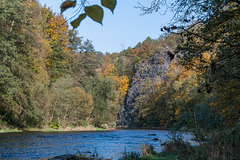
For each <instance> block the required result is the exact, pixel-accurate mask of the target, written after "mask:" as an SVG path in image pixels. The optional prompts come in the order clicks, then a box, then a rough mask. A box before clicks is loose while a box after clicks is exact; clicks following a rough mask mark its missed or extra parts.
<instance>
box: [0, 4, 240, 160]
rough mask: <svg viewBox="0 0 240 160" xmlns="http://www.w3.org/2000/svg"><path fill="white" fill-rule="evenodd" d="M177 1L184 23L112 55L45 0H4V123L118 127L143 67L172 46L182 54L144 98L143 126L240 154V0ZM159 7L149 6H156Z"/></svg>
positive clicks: (212, 153) (217, 152)
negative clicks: (178, 131)
mask: <svg viewBox="0 0 240 160" xmlns="http://www.w3.org/2000/svg"><path fill="white" fill-rule="evenodd" d="M155 2H157V1H155ZM177 2H178V3H177V4H178V5H176V6H177V9H186V8H187V9H189V11H188V12H184V13H181V12H178V14H179V15H178V16H177V17H178V19H179V20H181V21H182V22H184V23H182V26H181V25H179V24H177V23H175V24H174V25H172V26H170V27H164V28H163V30H164V31H166V33H165V34H164V35H161V36H160V37H159V38H158V39H151V38H150V37H148V38H146V40H144V41H143V42H139V43H138V44H137V45H136V46H135V47H133V48H130V47H129V48H128V49H126V50H123V51H121V52H120V53H112V54H103V53H101V52H98V51H95V49H94V46H93V45H92V43H91V41H90V40H86V41H83V40H82V39H83V38H82V37H81V36H79V35H78V33H77V31H76V30H71V29H70V28H71V27H70V26H68V23H67V22H66V19H65V18H64V17H63V15H61V14H56V13H54V12H53V11H52V10H51V9H50V8H47V7H46V6H41V5H40V4H39V3H38V2H37V1H34V0H0V3H1V5H0V28H1V29H0V59H1V60H0V126H1V127H2V128H4V127H17V128H21V129H26V128H31V127H36V128H44V127H50V128H59V127H61V128H65V127H69V126H70V127H77V126H87V125H93V126H96V127H116V123H117V121H118V112H119V110H120V109H121V108H122V107H123V106H124V103H125V98H126V95H127V92H128V89H129V87H130V85H131V81H132V77H133V74H134V72H135V67H137V66H139V65H140V64H141V63H142V62H144V61H145V60H147V59H148V58H150V57H151V56H152V55H154V54H155V53H156V52H160V53H161V52H163V51H164V50H166V48H170V49H171V50H175V53H176V56H178V57H177V59H175V60H174V63H171V66H170V68H169V69H168V72H167V76H166V79H165V80H164V81H162V82H159V83H156V84H155V85H156V87H155V90H154V91H152V92H151V93H149V95H148V96H144V97H142V98H141V99H140V100H141V101H142V102H144V104H143V105H142V106H141V108H139V113H138V114H137V115H136V117H137V118H136V127H165V128H177V129H185V130H188V129H189V130H191V131H192V132H194V133H195V134H196V140H197V141H198V142H199V143H200V145H201V146H203V147H202V148H200V149H199V150H198V151H197V154H198V155H199V156H200V157H201V156H202V157H201V158H202V159H205V158H206V157H212V158H217V159H218V158H220V159H229V158H233V157H235V159H238V158H239V154H238V153H237V152H239V150H240V146H239V144H240V141H239V140H240V131H239V130H240V77H239V76H240V57H239V56H240V53H239V50H240V43H239V42H240V41H239V39H240V30H239V28H240V7H239V5H240V4H239V1H234V0H233V1H218V2H217V3H215V2H214V1H201V3H200V1H199V3H200V7H199V6H198V5H197V3H195V1H193V2H192V1H191V2H189V4H187V2H183V1H177ZM191 3H193V4H191ZM159 5H160V4H156V3H155V4H154V3H153V6H151V7H150V8H146V7H143V6H140V9H141V10H142V11H143V12H144V13H145V14H147V13H148V12H153V11H155V10H157V8H156V6H159ZM176 6H175V7H176ZM191 9H192V10H191ZM194 9H195V12H191V11H193V10H194ZM193 13H194V14H193ZM199 13H203V14H199ZM181 15H182V16H183V17H184V18H183V17H181ZM196 19H197V20H198V21H197V20H196ZM180 24H181V23H180ZM159 61H161V60H159ZM1 127H0V128H1ZM202 153H204V154H202ZM203 156H205V157H203ZM201 158H200V159H201Z"/></svg>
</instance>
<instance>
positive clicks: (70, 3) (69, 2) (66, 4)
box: [60, 0, 76, 13]
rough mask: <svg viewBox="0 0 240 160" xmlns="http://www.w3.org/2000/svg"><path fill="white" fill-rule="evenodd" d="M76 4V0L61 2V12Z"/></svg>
mask: <svg viewBox="0 0 240 160" xmlns="http://www.w3.org/2000/svg"><path fill="white" fill-rule="evenodd" d="M75 6H76V0H75V1H68V0H67V1H65V2H63V3H62V4H61V6H60V8H61V13H62V12H64V11H65V10H67V9H68V8H71V7H75Z"/></svg>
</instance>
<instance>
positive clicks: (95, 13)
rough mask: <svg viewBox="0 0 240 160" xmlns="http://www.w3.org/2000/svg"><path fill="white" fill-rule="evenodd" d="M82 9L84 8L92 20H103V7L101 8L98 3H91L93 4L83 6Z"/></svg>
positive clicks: (99, 21)
mask: <svg viewBox="0 0 240 160" xmlns="http://www.w3.org/2000/svg"><path fill="white" fill-rule="evenodd" d="M84 10H85V12H86V14H87V15H88V16H89V17H90V18H91V19H92V20H94V21H95V22H98V23H100V24H102V20H103V9H102V7H100V6H98V5H93V6H89V7H85V9H84Z"/></svg>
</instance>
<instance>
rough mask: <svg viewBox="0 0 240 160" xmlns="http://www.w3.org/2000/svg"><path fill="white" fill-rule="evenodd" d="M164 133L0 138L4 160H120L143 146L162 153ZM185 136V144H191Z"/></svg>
mask: <svg viewBox="0 0 240 160" xmlns="http://www.w3.org/2000/svg"><path fill="white" fill-rule="evenodd" d="M168 133H169V131H164V130H151V131H149V130H115V131H97V132H96V131H94V132H23V133H2V134H0V159H1V158H3V159H5V158H6V159H42V158H48V157H55V156H58V155H64V154H78V153H89V154H91V153H94V152H95V150H96V151H97V152H98V154H99V155H101V156H103V157H104V158H107V159H118V158H120V157H121V155H122V153H123V152H124V150H125V149H127V151H129V152H130V151H141V146H142V143H148V144H152V145H153V146H154V148H155V150H156V151H161V150H162V147H161V143H163V142H165V141H166V140H168V139H169V136H168ZM191 138H192V136H191V134H185V135H184V139H185V141H191V140H190V139H191Z"/></svg>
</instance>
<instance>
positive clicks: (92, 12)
mask: <svg viewBox="0 0 240 160" xmlns="http://www.w3.org/2000/svg"><path fill="white" fill-rule="evenodd" d="M76 2H77V0H75V1H70V0H67V1H65V2H63V3H62V4H61V13H62V12H64V11H65V10H66V9H69V8H71V7H75V6H76ZM86 3H88V2H87V1H86V0H84V1H81V4H80V7H79V8H78V10H77V13H80V15H79V17H78V18H76V19H75V20H73V21H72V22H71V25H72V26H73V28H74V29H75V28H77V27H78V26H79V25H80V23H81V22H82V21H83V20H84V19H85V18H86V16H88V17H90V18H91V19H92V20H93V21H95V22H98V23H100V24H102V20H103V16H104V11H103V8H102V6H103V7H106V8H108V9H110V10H111V11H112V13H113V12H114V9H115V7H116V5H117V0H101V5H102V6H100V5H91V6H86ZM82 8H83V9H84V12H83V11H81V10H82Z"/></svg>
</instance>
